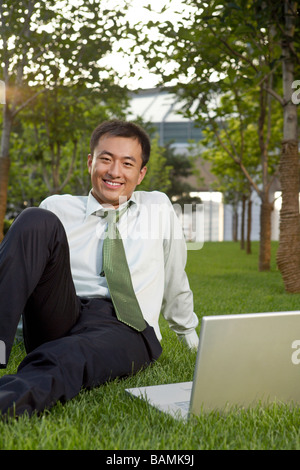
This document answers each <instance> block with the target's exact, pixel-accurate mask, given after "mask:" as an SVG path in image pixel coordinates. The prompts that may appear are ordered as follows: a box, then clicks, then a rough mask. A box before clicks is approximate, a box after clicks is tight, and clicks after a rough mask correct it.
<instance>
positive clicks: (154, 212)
mask: <svg viewBox="0 0 300 470" xmlns="http://www.w3.org/2000/svg"><path fill="white" fill-rule="evenodd" d="M130 201H131V205H130V206H129V208H128V210H127V211H126V212H125V213H124V214H123V215H122V217H121V218H120V221H119V222H118V228H119V232H120V234H121V236H122V239H123V243H124V248H125V252H126V257H127V261H128V266H129V269H130V272H131V277H132V283H133V287H134V291H135V293H136V296H137V299H138V301H139V304H140V307H141V310H142V312H143V315H144V318H145V320H146V321H147V322H148V323H149V325H151V326H152V327H153V328H154V330H155V333H156V335H157V337H158V339H159V340H161V332H160V329H159V325H158V319H159V315H160V312H161V313H162V314H163V316H164V317H165V319H166V320H167V321H168V323H169V326H170V328H171V329H172V330H173V331H175V333H176V334H177V335H178V337H179V339H181V340H183V341H185V342H186V344H187V345H188V346H189V347H191V348H192V347H197V346H198V335H197V333H196V331H195V328H196V326H197V325H198V318H197V316H196V314H195V313H194V311H193V294H192V292H191V289H190V287H189V283H188V279H187V275H186V272H185V264H186V257H187V250H186V243H185V240H184V236H183V232H182V227H181V225H180V223H179V221H178V218H177V216H176V214H175V212H174V210H173V207H172V204H171V202H170V200H169V199H168V197H167V196H166V195H165V194H163V193H161V192H158V191H153V192H145V191H136V192H134V193H133V195H132V197H131V198H130ZM122 206H123V204H122ZM122 206H120V209H121V208H122ZM40 207H41V208H43V209H47V210H50V211H52V212H54V213H55V214H56V215H57V216H58V218H59V219H60V220H61V222H62V224H63V226H64V228H65V230H66V234H67V238H68V242H69V247H70V262H71V271H72V276H73V280H74V284H75V289H76V293H77V295H78V296H80V297H108V298H110V293H109V290H108V287H107V284H106V279H105V277H101V276H100V273H101V271H102V245H103V238H104V237H105V236H106V234H105V230H106V226H107V221H106V220H105V218H101V217H97V214H99V211H100V212H102V213H103V207H102V206H101V204H99V202H98V201H97V200H96V199H95V198H94V197H93V195H92V193H91V192H90V194H89V195H88V196H72V195H69V194H65V195H54V196H50V197H48V198H47V199H45V200H44V201H43V202H42V203H41V205H40ZM105 210H106V209H105Z"/></svg>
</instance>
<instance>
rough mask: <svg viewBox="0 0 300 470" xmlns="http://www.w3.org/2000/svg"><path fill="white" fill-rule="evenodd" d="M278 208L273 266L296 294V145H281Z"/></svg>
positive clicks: (299, 231)
mask: <svg viewBox="0 0 300 470" xmlns="http://www.w3.org/2000/svg"><path fill="white" fill-rule="evenodd" d="M280 182H281V190H282V206H281V211H280V238H279V248H278V251H277V264H278V268H279V270H280V272H281V275H282V278H283V282H284V285H285V289H286V291H287V292H291V293H297V292H300V220H299V156H298V142H297V141H295V142H293V141H291V140H290V141H288V142H284V143H283V145H282V156H281V163H280Z"/></svg>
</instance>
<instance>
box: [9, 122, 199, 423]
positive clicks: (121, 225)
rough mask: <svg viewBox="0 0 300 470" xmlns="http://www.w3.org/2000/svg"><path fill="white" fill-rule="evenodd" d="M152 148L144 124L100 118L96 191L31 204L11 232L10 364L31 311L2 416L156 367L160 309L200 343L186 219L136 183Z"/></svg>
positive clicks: (191, 341) (190, 340)
mask: <svg viewBox="0 0 300 470" xmlns="http://www.w3.org/2000/svg"><path fill="white" fill-rule="evenodd" d="M149 157H150V140H149V137H148V135H147V134H146V133H145V132H144V130H143V129H141V128H140V127H139V126H137V125H135V124H133V123H129V122H123V121H117V120H114V121H108V122H104V123H102V124H100V125H99V126H98V127H97V128H96V129H95V130H94V132H93V134H92V136H91V141H90V154H89V155H88V170H89V173H90V175H91V186H92V189H91V191H90V193H89V195H88V196H71V195H60V196H59V195H54V196H51V197H49V198H47V199H45V200H44V201H43V202H42V203H41V205H40V207H39V208H28V209H26V210H24V211H23V212H22V213H21V214H20V215H19V216H18V217H17V219H16V220H15V222H14V223H13V224H12V226H11V228H10V230H9V231H8V233H7V235H6V236H5V238H4V240H3V242H2V243H1V245H0V309H1V310H0V340H1V341H2V344H4V345H5V350H6V360H5V363H4V364H3V365H2V366H4V367H6V364H7V361H8V359H9V355H10V352H11V348H12V344H13V341H14V337H15V333H16V329H17V325H18V323H19V320H20V317H21V315H23V335H24V343H25V348H26V352H27V356H26V357H25V358H24V360H23V361H22V362H21V364H20V366H19V368H18V371H17V373H16V374H13V375H5V376H3V377H2V378H1V379H0V413H3V414H6V413H8V414H14V415H15V416H19V415H21V414H22V413H24V412H25V411H26V412H27V413H28V414H29V415H30V414H32V413H33V412H41V411H42V410H44V409H45V408H50V407H51V406H52V405H54V404H55V403H56V402H57V401H58V400H61V401H65V400H69V399H71V398H72V397H74V396H75V395H77V394H78V393H79V391H80V390H81V388H82V387H85V388H91V387H95V386H98V385H100V384H103V383H105V382H107V381H108V380H110V379H114V378H116V377H124V376H126V375H128V374H132V373H135V372H137V371H138V370H140V369H141V368H143V367H145V366H147V365H149V364H150V363H151V362H153V361H155V360H156V359H157V358H158V357H159V356H160V354H161V346H160V340H161V334H160V330H159V326H158V319H159V314H160V312H162V314H163V315H164V317H165V318H166V320H167V321H168V322H169V325H170V327H171V328H172V330H174V331H175V332H176V333H177V335H178V337H179V339H182V340H183V341H185V343H186V344H187V345H188V346H189V347H190V348H193V347H197V345H198V336H197V334H196V332H195V328H196V326H197V325H198V319H197V316H196V315H195V313H194V312H193V296H192V292H191V290H190V287H189V283H188V280H187V276H186V273H185V263H186V245H185V241H184V238H183V236H182V230H181V227H180V225H179V222H178V220H177V218H176V215H175V213H174V210H173V208H172V205H171V203H170V201H169V199H168V198H167V197H166V196H165V195H164V194H163V193H161V192H157V191H154V192H144V191H135V188H136V186H137V185H139V184H140V183H141V182H142V180H143V178H144V176H145V174H146V164H147V162H148V160H149ZM122 239H123V242H122ZM125 254H126V257H125ZM126 260H127V261H126Z"/></svg>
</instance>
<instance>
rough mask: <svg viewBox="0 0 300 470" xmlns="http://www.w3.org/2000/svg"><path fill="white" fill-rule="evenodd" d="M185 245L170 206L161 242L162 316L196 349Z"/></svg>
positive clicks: (194, 317)
mask: <svg viewBox="0 0 300 470" xmlns="http://www.w3.org/2000/svg"><path fill="white" fill-rule="evenodd" d="M186 260H187V248H186V242H185V239H184V236H183V233H182V227H181V224H180V222H179V220H178V218H177V216H176V214H175V211H174V209H173V207H172V205H171V203H170V207H169V221H168V226H167V229H166V232H165V239H164V262H165V289H164V299H163V306H162V314H163V316H164V318H165V319H166V320H167V321H168V323H169V325H170V328H171V329H172V330H173V331H175V333H176V334H177V336H178V338H179V339H180V340H182V341H183V342H184V343H185V344H186V345H187V346H188V347H189V348H197V347H198V343H199V339H198V334H197V332H196V330H195V328H196V327H197V326H198V323H199V321H198V317H197V315H196V314H195V312H194V301H193V293H192V291H191V289H190V286H189V282H188V278H187V275H186V272H185V266H186Z"/></svg>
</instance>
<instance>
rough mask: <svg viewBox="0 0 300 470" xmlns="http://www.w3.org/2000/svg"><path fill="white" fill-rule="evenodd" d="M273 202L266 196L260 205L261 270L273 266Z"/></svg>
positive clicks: (268, 269) (267, 269)
mask: <svg viewBox="0 0 300 470" xmlns="http://www.w3.org/2000/svg"><path fill="white" fill-rule="evenodd" d="M272 210H273V203H272V202H269V200H268V197H267V196H264V197H263V198H262V201H261V206H260V245H259V266H258V268H259V271H270V267H271V214H272Z"/></svg>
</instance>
